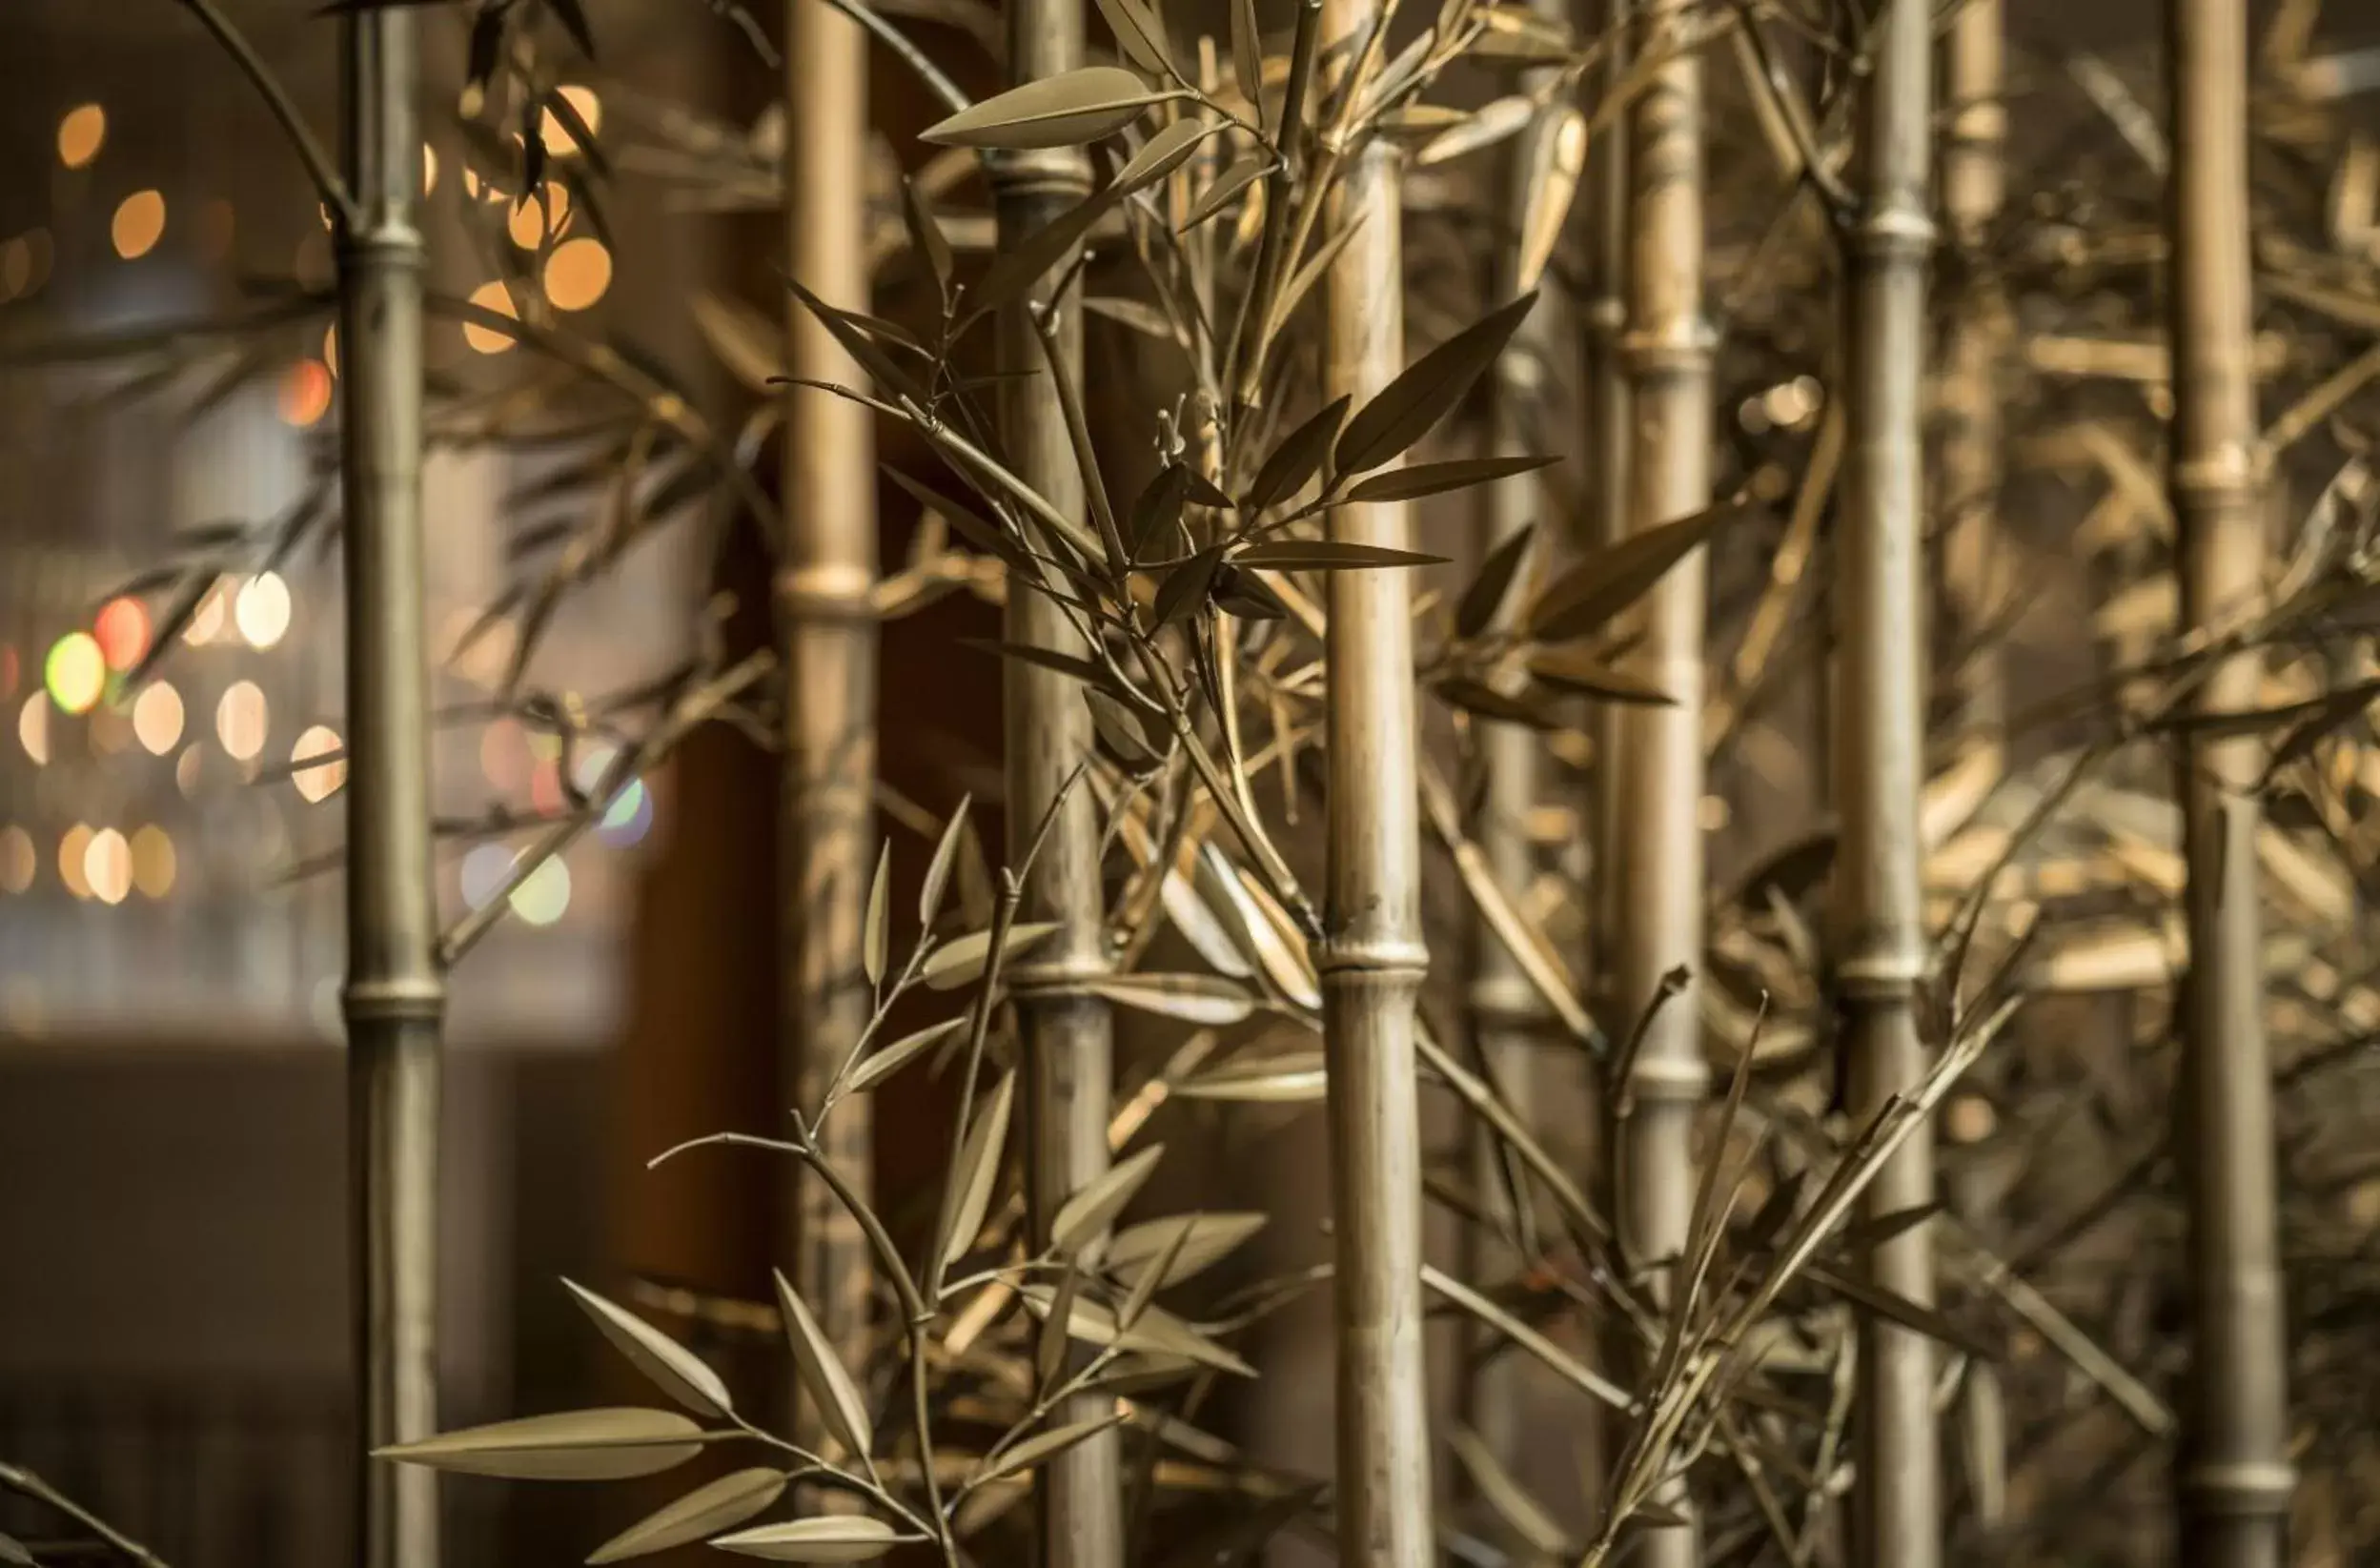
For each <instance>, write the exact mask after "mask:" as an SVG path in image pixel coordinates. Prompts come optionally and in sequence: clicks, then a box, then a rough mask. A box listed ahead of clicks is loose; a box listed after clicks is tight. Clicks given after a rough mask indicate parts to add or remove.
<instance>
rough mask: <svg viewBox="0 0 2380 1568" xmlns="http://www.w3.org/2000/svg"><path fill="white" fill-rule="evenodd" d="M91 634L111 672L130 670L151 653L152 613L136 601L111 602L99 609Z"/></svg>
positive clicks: (116, 600) (113, 600)
mask: <svg viewBox="0 0 2380 1568" xmlns="http://www.w3.org/2000/svg"><path fill="white" fill-rule="evenodd" d="M91 633H92V638H93V639H95V640H96V641H98V643H99V656H100V657H101V658H102V659H105V660H106V661H107V662H108V668H110V669H112V670H129V669H131V668H132V666H133V665H134V664H137V663H139V662H140V656H141V655H142V654H144V653H147V652H148V651H149V612H148V611H147V610H146V609H144V608H142V607H141V602H140V601H139V600H137V599H112V600H110V601H108V602H107V603H106V604H105V605H103V606H102V607H101V608H100V611H99V616H98V619H97V620H95V621H92V626H91Z"/></svg>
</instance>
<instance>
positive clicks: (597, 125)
mask: <svg viewBox="0 0 2380 1568" xmlns="http://www.w3.org/2000/svg"><path fill="white" fill-rule="evenodd" d="M556 95H557V96H558V97H559V98H561V99H562V100H563V101H564V102H565V103H567V104H569V105H570V107H571V109H572V110H573V111H575V112H577V114H578V116H579V118H580V119H581V120H583V121H584V122H585V123H586V128H587V134H588V135H590V136H597V137H600V136H601V135H602V134H603V100H602V99H601V98H600V97H598V96H596V92H595V89H593V88H591V87H584V86H581V85H580V84H579V83H577V82H573V83H571V84H570V85H569V86H568V87H565V88H563V89H561V90H560V92H559V93H557V94H556ZM538 135H539V138H540V139H542V140H543V141H544V143H545V150H546V151H547V152H548V153H552V154H553V155H554V156H555V157H558V158H569V157H576V156H578V154H579V151H580V149H579V138H578V137H577V136H575V135H573V134H572V133H571V131H570V128H569V127H568V126H566V125H564V124H563V123H562V117H561V116H560V115H559V114H557V113H555V112H553V111H552V110H551V109H549V110H547V111H546V112H545V115H544V118H543V119H542V120H540V121H539V124H538Z"/></svg>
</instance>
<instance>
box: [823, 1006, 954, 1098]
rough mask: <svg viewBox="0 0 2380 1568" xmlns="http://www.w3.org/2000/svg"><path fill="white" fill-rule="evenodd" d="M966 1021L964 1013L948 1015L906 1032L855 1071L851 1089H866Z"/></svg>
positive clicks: (861, 1090)
mask: <svg viewBox="0 0 2380 1568" xmlns="http://www.w3.org/2000/svg"><path fill="white" fill-rule="evenodd" d="M967 1022H968V1020H967V1018H966V1015H965V1014H962V1015H960V1016H959V1017H957V1018H950V1019H946V1020H944V1021H943V1022H942V1023H939V1024H936V1025H933V1026H932V1027H931V1028H922V1029H919V1030H918V1031H917V1032H916V1033H915V1034H908V1035H904V1036H903V1037H902V1038H900V1039H898V1040H896V1041H894V1042H893V1043H892V1044H891V1045H889V1046H886V1047H885V1048H884V1049H882V1050H879V1051H877V1052H876V1053H875V1054H873V1055H871V1056H870V1057H868V1059H867V1060H866V1061H865V1062H862V1063H861V1064H860V1065H859V1067H858V1068H857V1069H854V1070H853V1071H852V1074H851V1081H850V1083H849V1085H848V1086H847V1087H848V1088H849V1089H850V1092H852V1093H854V1094H865V1093H866V1092H867V1091H868V1090H869V1089H874V1088H875V1087H876V1086H877V1085H879V1084H881V1083H883V1082H884V1081H885V1079H887V1078H889V1077H891V1076H892V1075H893V1074H894V1073H896V1072H898V1071H900V1070H901V1069H903V1068H904V1067H906V1066H907V1065H908V1064H909V1063H910V1062H912V1061H914V1060H916V1059H917V1058H918V1057H919V1056H922V1055H924V1054H925V1053H926V1051H929V1050H931V1049H934V1047H936V1046H938V1045H940V1044H941V1043H942V1042H943V1041H945V1040H947V1039H948V1038H950V1036H951V1035H953V1034H955V1033H957V1032H958V1031H959V1030H961V1029H963V1028H966V1026H967Z"/></svg>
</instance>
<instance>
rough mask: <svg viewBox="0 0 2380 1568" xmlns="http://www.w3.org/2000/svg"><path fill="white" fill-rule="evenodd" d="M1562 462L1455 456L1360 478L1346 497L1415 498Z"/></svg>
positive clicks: (1440, 493)
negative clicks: (1444, 460)
mask: <svg viewBox="0 0 2380 1568" xmlns="http://www.w3.org/2000/svg"><path fill="white" fill-rule="evenodd" d="M1559 461H1561V459H1560V458H1454V459H1452V460H1451V461H1447V462H1434V463H1415V464H1414V466H1413V467H1411V468H1394V469H1391V470H1390V471H1389V472H1388V473H1386V474H1374V475H1373V476H1372V477H1371V478H1370V479H1362V480H1359V481H1358V482H1357V483H1356V484H1355V485H1354V487H1353V488H1352V489H1350V490H1349V491H1348V492H1347V495H1346V496H1345V498H1343V499H1347V500H1351V501H1373V500H1415V499H1419V498H1421V497H1423V496H1436V495H1442V494H1444V493H1445V492H1446V491H1449V490H1467V489H1469V488H1470V487H1471V486H1473V485H1475V484H1490V483H1493V482H1494V481H1495V480H1497V479H1511V478H1512V477H1513V476H1515V475H1516V474H1533V473H1535V472H1536V471H1537V470H1538V469H1540V468H1546V467H1550V466H1551V465H1553V464H1555V463H1557V462H1559Z"/></svg>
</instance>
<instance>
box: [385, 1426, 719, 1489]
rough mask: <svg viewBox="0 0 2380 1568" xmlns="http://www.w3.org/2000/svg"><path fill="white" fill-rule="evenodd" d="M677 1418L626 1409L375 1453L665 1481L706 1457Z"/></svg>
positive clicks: (470, 1470) (482, 1469)
mask: <svg viewBox="0 0 2380 1568" xmlns="http://www.w3.org/2000/svg"><path fill="white" fill-rule="evenodd" d="M703 1436H704V1434H703V1432H702V1428H700V1427H698V1426H696V1425H695V1424H694V1423H693V1422H692V1421H689V1420H687V1419H686V1418H685V1417H684V1416H682V1415H679V1414H678V1413H677V1412H675V1411H668V1410H639V1409H635V1408H618V1409H610V1410H573V1411H565V1412H563V1413H562V1414H560V1415H530V1416H525V1417H523V1418H521V1419H519V1420H516V1421H498V1422H496V1423H495V1424H493V1425H491V1426H476V1427H465V1428H463V1429H462V1430H461V1431H459V1432H443V1433H440V1434H438V1436H435V1437H424V1438H422V1439H421V1440H420V1441H419V1442H413V1443H397V1444H394V1445H392V1446H390V1447H387V1448H378V1449H375V1450H373V1455H372V1456H373V1457H374V1458H376V1459H395V1460H397V1461H398V1462H400V1463H403V1464H417V1465H424V1466H427V1467H428V1468H429V1469H432V1470H446V1471H452V1472H454V1473H456V1474H457V1475H462V1476H502V1477H505V1478H507V1479H511V1480H522V1481H616V1480H625V1479H627V1478H629V1477H631V1476H654V1475H659V1474H660V1473H661V1472H662V1471H664V1470H668V1469H671V1468H672V1467H674V1466H677V1465H681V1464H683V1463H685V1462H686V1461H687V1460H688V1459H691V1458H693V1457H694V1456H696V1455H697V1454H700V1453H701V1452H702V1439H703Z"/></svg>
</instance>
